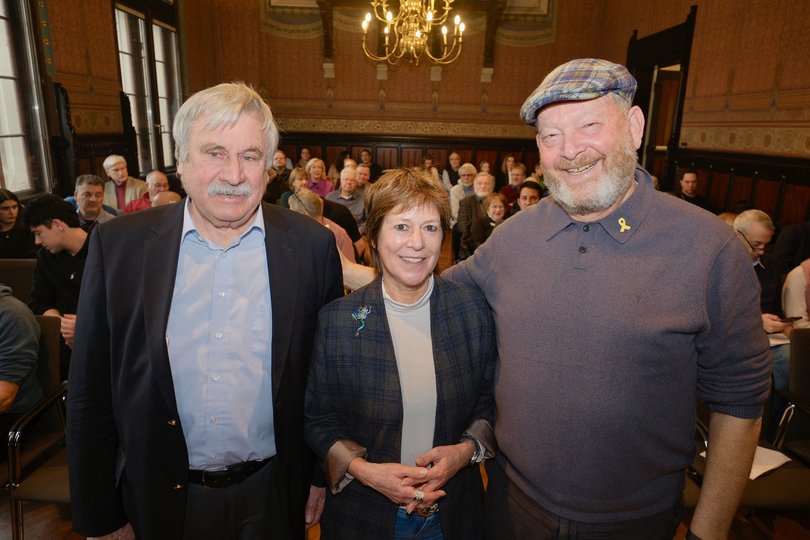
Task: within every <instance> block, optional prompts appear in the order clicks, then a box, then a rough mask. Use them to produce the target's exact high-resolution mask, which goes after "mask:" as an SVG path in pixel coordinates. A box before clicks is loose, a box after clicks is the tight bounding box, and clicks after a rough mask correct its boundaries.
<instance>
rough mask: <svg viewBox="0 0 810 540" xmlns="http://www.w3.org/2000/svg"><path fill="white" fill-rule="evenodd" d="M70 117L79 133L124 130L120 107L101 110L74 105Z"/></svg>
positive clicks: (117, 131) (118, 131)
mask: <svg viewBox="0 0 810 540" xmlns="http://www.w3.org/2000/svg"><path fill="white" fill-rule="evenodd" d="M70 117H71V122H72V123H73V128H74V129H75V130H76V133H79V134H89V133H121V132H122V131H123V123H122V120H121V111H120V110H119V108H116V109H115V110H106V109H105V110H99V109H90V108H85V107H81V108H79V107H76V106H75V105H74V106H73V107H72V108H71V111H70Z"/></svg>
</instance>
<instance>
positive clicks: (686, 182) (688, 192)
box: [678, 169, 713, 212]
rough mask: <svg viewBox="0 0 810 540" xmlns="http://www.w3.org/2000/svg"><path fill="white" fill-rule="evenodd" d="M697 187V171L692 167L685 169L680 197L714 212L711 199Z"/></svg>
mask: <svg viewBox="0 0 810 540" xmlns="http://www.w3.org/2000/svg"><path fill="white" fill-rule="evenodd" d="M697 187H698V180H697V172H696V171H694V170H691V169H690V170H686V171H684V172H683V175H682V176H681V191H680V193H678V197H679V198H681V199H683V200H685V201H687V202H690V203H692V204H694V205H696V206H699V207H701V208H703V209H704V210H708V211H709V212H712V211H713V210H712V208H711V204H710V203H709V199H707V198H706V197H704V196H702V195H699V194H698V191H697Z"/></svg>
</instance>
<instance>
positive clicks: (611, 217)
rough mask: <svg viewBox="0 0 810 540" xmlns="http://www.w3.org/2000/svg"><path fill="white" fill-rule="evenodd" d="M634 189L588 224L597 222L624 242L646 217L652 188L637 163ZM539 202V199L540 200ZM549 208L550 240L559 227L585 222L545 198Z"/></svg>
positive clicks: (649, 206) (583, 223)
mask: <svg viewBox="0 0 810 540" xmlns="http://www.w3.org/2000/svg"><path fill="white" fill-rule="evenodd" d="M635 182H636V184H637V185H636V189H635V190H634V191H633V193H631V194H630V197H628V198H627V200H626V201H624V202H623V203H622V204H621V205H620V206H619V207H618V208H616V209H615V210H614V211H613V212H611V213H610V214H608V215H607V216H605V217H603V218H602V219H600V220H598V221H591V222H588V223H587V224H588V225H590V226H594V225H600V226H601V227H602V228H603V229H604V230H605V231H607V233H608V234H609V235H610V236H612V237H613V239H614V240H616V241H617V242H619V243H621V244H624V243H626V242H627V241H628V240H630V237H632V236H633V234H634V233H635V232H636V231H637V230H638V228H639V226H640V225H641V223H642V222H643V221H644V219H645V218H646V217H647V214H648V213H649V211H650V208H651V206H652V200H653V197H654V192H655V188H653V185H652V178H651V177H650V174H649V173H648V172H647V171H645V170H644V169H642V168H641V167H639V166H636V172H635ZM541 202H542V201H541ZM549 202H550V203H551V204H552V206H553V208H552V209H551V211H550V212H549V214H548V218H547V221H548V222H547V225H548V227H547V228H546V230H548V231H549V233H548V236H547V238H546V240H550V239H551V238H553V237H554V236H555V235H556V234H557V233H559V232H560V231H561V230H563V229H565V228H566V227H569V226H571V225H585V222H581V221H577V220H575V219H574V218H572V217H571V216H570V215H568V213H567V212H566V211H565V210H563V209H562V208H561V207H560V206H558V205H556V204H554V203H553V202H552V201H549Z"/></svg>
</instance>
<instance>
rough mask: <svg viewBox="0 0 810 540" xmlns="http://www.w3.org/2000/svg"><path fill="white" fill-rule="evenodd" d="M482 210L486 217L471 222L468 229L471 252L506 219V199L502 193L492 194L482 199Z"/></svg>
mask: <svg viewBox="0 0 810 540" xmlns="http://www.w3.org/2000/svg"><path fill="white" fill-rule="evenodd" d="M512 170H514V169H512ZM484 208H485V209H486V211H487V215H486V216H485V217H484V218H482V219H477V220H475V221H473V224H472V227H470V234H471V236H472V240H473V252H475V250H476V249H478V246H480V245H481V244H483V243H484V242H486V241H487V238H489V235H490V234H492V231H493V230H495V227H497V226H498V225H500V224H501V223H503V220H504V219H505V218H506V217H507V215H506V208H507V202H506V197H505V196H504V195H503V194H502V193H492V194H491V195H489V196H488V197H487V198H486V199H484ZM470 255H472V253H470Z"/></svg>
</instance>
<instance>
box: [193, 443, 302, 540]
mask: <svg viewBox="0 0 810 540" xmlns="http://www.w3.org/2000/svg"><path fill="white" fill-rule="evenodd" d="M279 469H281V466H280V465H279V460H278V459H274V460H272V461H271V462H270V463H268V464H267V465H265V466H264V467H262V469H261V470H259V471H257V472H256V473H254V474H253V475H251V476H250V477H248V478H247V479H245V480H244V481H243V482H240V483H239V484H234V485H232V486H228V487H225V488H211V487H203V486H201V485H198V484H189V489H188V501H187V503H186V519H185V525H184V528H183V538H184V539H185V540H192V539H193V540H199V539H206V538H212V539H213V538H216V539H217V540H253V539H267V540H287V539H290V538H292V531H290V516H289V512H288V509H287V489H286V485H285V482H284V480H283V476H284V475H283V474H282V471H281V470H279ZM303 520H304V516H303V514H302V515H301V521H302V522H303Z"/></svg>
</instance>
